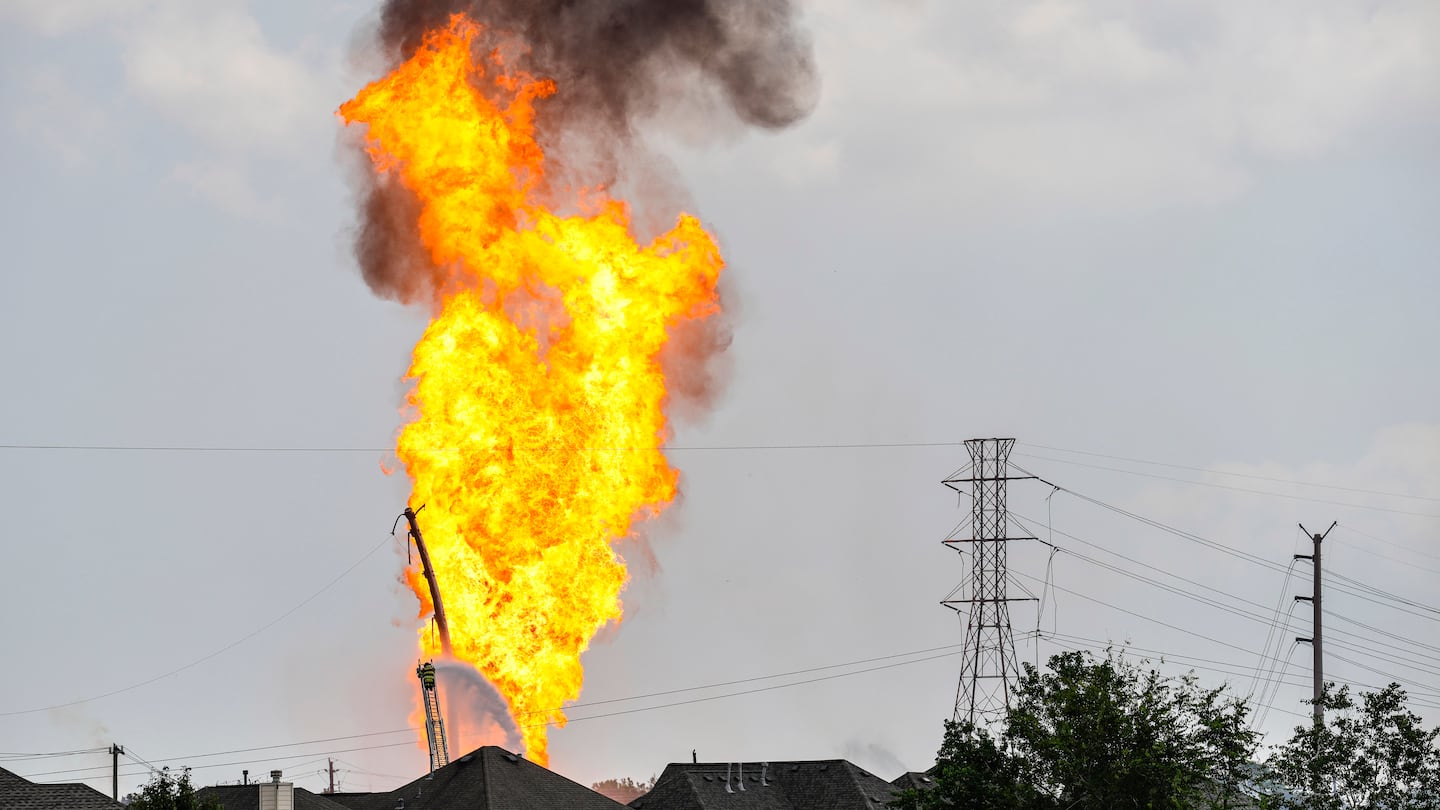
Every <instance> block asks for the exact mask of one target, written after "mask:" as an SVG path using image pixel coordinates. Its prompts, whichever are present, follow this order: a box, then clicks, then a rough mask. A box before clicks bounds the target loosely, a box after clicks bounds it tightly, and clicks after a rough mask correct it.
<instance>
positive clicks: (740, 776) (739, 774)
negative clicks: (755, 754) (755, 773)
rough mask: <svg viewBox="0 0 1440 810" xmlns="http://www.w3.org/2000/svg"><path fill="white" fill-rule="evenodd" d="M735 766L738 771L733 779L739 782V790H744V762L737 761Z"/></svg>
mask: <svg viewBox="0 0 1440 810" xmlns="http://www.w3.org/2000/svg"><path fill="white" fill-rule="evenodd" d="M735 767H737V768H739V771H738V772H737V774H736V777H735V781H736V782H738V783H739V785H740V789H741V790H744V789H745V763H743V762H741V763H738V764H737V765H736V766H735Z"/></svg>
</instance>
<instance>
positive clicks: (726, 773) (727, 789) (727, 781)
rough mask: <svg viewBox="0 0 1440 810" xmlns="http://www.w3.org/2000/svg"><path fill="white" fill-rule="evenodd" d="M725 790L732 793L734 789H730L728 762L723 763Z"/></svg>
mask: <svg viewBox="0 0 1440 810" xmlns="http://www.w3.org/2000/svg"><path fill="white" fill-rule="evenodd" d="M725 792H726V793H734V792H735V791H734V790H733V789H731V787H730V763H728V762H727V763H725Z"/></svg>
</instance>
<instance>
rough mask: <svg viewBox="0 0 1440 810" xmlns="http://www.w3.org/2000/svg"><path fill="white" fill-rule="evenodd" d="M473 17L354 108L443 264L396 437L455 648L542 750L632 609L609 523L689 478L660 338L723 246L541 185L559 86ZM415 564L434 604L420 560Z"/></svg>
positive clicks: (649, 509) (702, 298) (709, 305)
mask: <svg viewBox="0 0 1440 810" xmlns="http://www.w3.org/2000/svg"><path fill="white" fill-rule="evenodd" d="M480 33H481V28H480V27H479V26H478V25H477V24H476V23H474V22H472V21H470V20H468V19H465V18H464V17H459V16H457V17H455V18H452V20H451V21H450V24H449V26H448V27H447V28H444V29H441V30H436V31H433V32H431V33H430V34H429V35H428V36H427V37H426V38H425V41H424V45H423V46H422V47H421V48H420V49H419V50H418V51H417V52H416V53H415V54H414V55H413V56H412V57H411V58H410V59H409V60H408V61H406V62H404V63H403V64H401V65H400V66H399V67H397V68H396V69H395V70H394V71H393V72H391V73H390V74H389V75H387V76H385V77H384V78H382V79H380V80H379V81H377V82H374V83H373V84H371V85H369V86H368V87H366V88H365V89H364V90H363V91H361V92H360V93H359V94H358V95H357V96H356V97H355V98H354V99H352V100H351V101H349V102H346V103H345V104H344V105H343V106H342V107H341V108H340V114H341V116H342V117H343V119H344V120H345V122H346V123H347V124H363V125H365V126H366V127H368V132H367V137H368V140H367V144H368V149H369V154H370V157H371V160H372V162H373V164H374V170H375V171H376V172H379V173H382V174H384V175H387V176H388V177H389V178H391V179H393V180H396V181H398V182H401V183H403V184H404V186H405V187H406V188H407V189H409V191H411V192H413V194H414V195H415V197H416V198H417V199H418V200H419V202H420V204H421V210H420V215H419V219H418V221H417V222H416V223H415V227H416V229H417V231H418V233H419V235H420V238H421V240H422V242H423V244H424V245H425V247H426V248H427V249H428V251H429V254H430V257H431V260H432V261H433V262H434V263H435V264H436V265H437V266H439V267H442V268H445V269H446V271H447V274H448V277H449V278H450V279H451V282H450V283H449V284H448V285H447V286H446V287H445V288H444V289H442V290H441V291H440V292H439V293H438V295H437V297H438V300H437V302H436V314H435V315H434V317H433V320H432V321H431V323H430V325H429V327H428V328H427V329H426V330H425V333H424V336H423V337H422V338H421V339H420V342H419V343H418V344H417V345H416V346H415V350H414V356H413V362H412V365H411V366H410V370H409V375H408V376H409V378H410V379H412V380H413V381H414V388H413V389H412V391H411V393H410V394H409V402H410V404H411V405H412V406H413V409H412V410H413V421H411V422H410V423H409V424H408V425H406V426H405V427H404V429H403V430H402V431H401V433H400V437H399V441H398V445H397V453H398V455H399V457H400V459H401V461H403V462H404V464H405V468H406V471H407V472H408V473H409V475H410V478H411V479H412V481H413V483H414V489H413V494H412V495H411V504H412V505H413V506H414V507H416V508H419V507H420V506H421V505H422V504H423V505H425V506H426V509H425V512H424V513H423V515H422V518H423V520H424V523H425V538H426V541H427V544H428V545H429V546H430V550H431V555H432V557H433V559H434V563H435V567H436V575H437V578H438V581H439V585H440V592H441V593H442V594H443V595H444V599H445V602H446V614H447V616H448V618H449V623H450V630H451V636H452V639H453V642H454V648H455V649H454V654H455V656H456V657H458V658H461V659H463V660H465V661H468V662H471V663H472V664H473V665H474V666H475V667H476V668H478V669H479V671H480V672H481V673H482V674H483V675H484V676H485V678H486V679H488V680H489V681H490V682H491V683H492V684H494V685H495V687H496V688H497V689H498V690H499V692H500V693H501V694H502V695H503V696H504V698H505V700H506V701H507V702H508V703H509V706H510V710H511V713H512V714H513V716H514V717H515V719H516V721H517V722H518V724H519V725H520V727H521V731H522V734H523V736H524V740H525V746H526V753H527V755H528V756H529V757H530V758H531V759H532V760H534V761H536V762H539V763H542V764H544V763H546V762H547V761H548V754H547V734H546V732H547V728H548V725H549V724H552V723H553V724H555V725H562V726H563V725H564V722H565V715H564V714H563V712H562V711H561V707H562V706H563V705H564V704H565V703H566V702H567V701H573V700H574V699H575V698H577V697H578V696H579V694H580V688H581V682H582V670H581V664H580V655H581V654H582V653H583V652H584V651H585V650H586V648H587V647H588V646H589V643H590V639H591V638H592V637H593V636H594V634H595V632H596V631H597V630H598V629H599V628H600V627H601V626H603V625H605V624H606V623H607V622H618V621H619V620H620V618H621V605H620V592H621V590H622V589H623V587H624V586H625V582H626V569H625V564H624V562H623V561H622V560H621V559H620V558H619V557H618V556H617V555H616V553H615V552H614V550H613V549H612V548H611V543H613V542H614V541H616V540H619V539H621V538H623V537H625V536H626V535H627V534H629V533H630V530H631V526H632V523H633V522H634V521H635V520H637V519H643V518H645V517H648V516H652V515H654V514H657V513H658V512H659V511H660V510H661V509H663V508H664V507H665V505H666V504H667V503H669V502H670V500H671V499H672V498H673V497H674V495H675V491H676V478H677V473H676V471H675V470H674V469H673V468H671V467H670V465H669V463H668V462H667V461H666V459H665V456H664V455H663V454H662V453H661V443H662V441H663V440H664V438H665V437H666V434H667V424H666V417H665V413H664V411H663V406H664V405H665V402H666V390H665V377H664V374H663V373H662V369H661V364H660V361H659V355H660V352H661V349H662V348H663V347H664V346H665V344H666V341H667V339H668V335H669V331H670V330H671V329H672V328H673V327H674V326H676V325H677V324H678V323H680V322H681V321H683V320H685V319H696V318H705V317H708V316H710V315H713V314H714V313H715V312H716V311H717V310H718V307H719V299H718V296H717V293H716V282H717V280H718V278H719V275H720V272H721V269H722V268H723V266H724V262H723V260H722V259H721V257H720V253H719V250H718V249H717V247H716V244H715V241H714V239H712V238H711V236H710V235H709V234H708V233H706V232H705V230H704V228H703V227H702V226H701V225H700V223H699V221H697V220H696V219H695V218H694V217H691V216H689V215H683V214H682V215H680V216H679V218H678V220H677V222H676V224H675V226H674V228H672V229H671V230H670V231H669V232H667V233H665V234H663V235H661V236H659V237H658V238H656V239H655V240H654V241H652V242H651V243H650V244H648V245H643V246H642V245H640V244H637V243H636V241H635V238H634V236H632V230H631V227H630V222H629V212H628V208H627V206H626V204H625V203H624V202H622V201H619V200H615V199H610V198H608V197H607V196H606V195H604V194H603V193H597V192H596V191H595V190H593V189H591V190H588V191H585V190H575V191H574V192H573V194H572V198H573V199H571V200H570V201H569V202H570V204H571V205H572V207H574V208H576V209H578V210H582V211H587V212H588V213H585V214H579V215H561V214H558V213H556V212H555V211H554V210H552V208H551V207H547V205H545V204H543V203H542V200H541V197H542V195H541V193H540V190H539V189H540V183H541V180H542V178H543V176H544V171H545V155H544V153H543V151H542V149H541V147H540V144H539V143H538V142H537V139H536V135H535V129H534V120H535V116H534V105H535V104H536V103H542V104H543V103H544V102H543V99H545V98H546V97H548V96H551V95H552V94H556V93H564V91H565V88H563V87H557V86H556V85H555V84H554V83H553V82H550V81H547V80H544V79H537V78H534V77H532V76H529V75H525V74H519V73H514V72H510V71H508V70H507V68H506V66H505V65H504V64H503V60H502V59H501V58H500V56H499V55H498V53H488V54H480V55H479V58H477V54H476V53H475V51H476V49H477V42H478V40H477V37H479V35H480ZM544 196H545V197H547V198H548V199H550V200H554V199H556V198H557V197H558V195H557V192H556V190H555V189H553V188H549V189H546V194H545V195H544ZM409 581H410V584H411V587H412V588H413V589H414V591H415V593H416V595H417V596H418V597H419V598H420V600H421V604H422V613H423V612H427V611H428V610H429V598H428V593H427V590H426V588H425V583H424V581H423V579H421V577H420V574H419V572H418V570H415V569H412V570H411V571H409ZM420 644H421V647H422V649H423V650H424V652H425V653H426V654H429V655H435V654H438V653H439V650H438V648H437V647H438V645H437V644H436V642H435V641H434V640H432V638H431V637H430V636H429V634H427V633H424V632H422V633H421V634H420Z"/></svg>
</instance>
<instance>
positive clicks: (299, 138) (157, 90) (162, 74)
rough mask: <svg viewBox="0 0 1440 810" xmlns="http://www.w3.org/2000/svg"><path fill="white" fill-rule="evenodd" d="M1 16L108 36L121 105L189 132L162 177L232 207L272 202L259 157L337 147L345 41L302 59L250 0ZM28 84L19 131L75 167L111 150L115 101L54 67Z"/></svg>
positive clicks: (71, 7)
mask: <svg viewBox="0 0 1440 810" xmlns="http://www.w3.org/2000/svg"><path fill="white" fill-rule="evenodd" d="M0 18H8V19H10V20H12V21H14V22H17V23H19V24H21V25H23V26H25V27H27V28H29V29H32V30H34V31H37V32H39V33H40V34H42V35H45V36H49V37H56V38H63V37H81V36H83V37H85V38H86V39H87V42H88V41H92V40H93V41H95V42H98V43H102V44H103V43H105V42H106V40H107V38H108V41H109V42H110V43H112V44H113V51H112V53H114V54H115V56H116V57H117V58H118V61H119V65H120V68H121V72H120V75H121V77H122V78H123V82H124V83H123V91H122V95H121V97H120V98H121V101H123V102H130V103H134V102H138V105H136V106H137V107H139V108H142V109H143V108H149V109H150V110H151V111H153V112H154V113H155V114H156V115H154V116H151V118H150V120H149V121H148V124H149V125H150V126H151V127H154V126H155V124H157V123H158V124H160V125H161V126H162V127H164V129H165V131H166V134H169V133H173V132H179V133H181V134H182V136H183V137H182V139H181V144H180V145H181V146H182V147H183V146H185V145H187V139H188V145H189V146H192V147H193V149H192V150H190V151H192V152H193V153H194V154H196V155H198V156H195V157H187V156H184V151H185V150H184V149H183V148H182V149H181V150H179V151H180V154H181V155H182V156H181V157H177V158H175V159H174V160H175V163H174V165H173V166H171V167H170V169H169V171H168V172H167V173H166V177H167V179H168V180H170V181H172V182H174V183H176V184H177V185H179V186H181V187H184V188H186V189H188V190H189V191H191V192H192V193H194V194H196V195H197V196H198V197H199V198H201V199H204V200H207V201H209V202H211V203H213V204H215V205H216V206H218V207H219V208H221V209H222V210H225V211H227V212H230V213H232V214H236V215H239V216H246V217H254V216H261V215H264V214H265V213H266V211H267V210H268V209H270V208H273V206H274V203H275V201H273V200H271V201H266V200H263V199H261V197H260V196H259V195H258V194H257V193H256V192H255V190H254V188H253V187H252V185H251V182H250V178H251V176H252V175H253V174H254V168H255V165H256V161H257V160H260V159H279V160H288V161H291V162H295V161H310V160H313V159H314V158H315V156H316V155H317V154H327V155H328V153H329V151H330V149H331V147H332V144H333V139H334V128H335V119H334V113H333V110H334V106H335V103H334V102H335V99H336V98H339V97H340V94H339V91H338V89H337V88H335V87H331V86H329V83H331V82H333V81H335V77H336V76H337V75H338V71H335V70H333V69H332V68H334V67H335V66H336V65H338V64H339V49H340V47H341V43H336V44H335V45H334V48H333V50H332V51H331V52H323V53H319V54H316V55H310V56H307V57H302V55H301V52H299V51H289V50H286V49H284V48H281V47H278V46H277V45H275V44H274V43H273V42H272V41H270V40H269V39H268V38H267V37H266V34H265V31H264V30H263V29H262V28H261V26H260V24H259V22H258V21H257V20H256V19H255V17H254V16H253V15H252V14H251V13H250V11H249V9H248V8H247V7H246V5H245V4H244V3H241V2H237V1H236V0H219V1H218V2H214V3H188V2H182V0H88V1H87V2H60V3H51V2H30V1H29V0H23V1H22V2H20V3H18V4H13V5H10V6H7V7H6V8H5V9H4V11H3V12H0ZM89 29H96V30H98V31H99V32H100V35H99V36H97V35H96V33H95V32H94V31H91V30H89ZM94 52H95V53H96V54H102V55H103V54H104V53H105V50H104V49H103V48H97V49H94ZM102 58H103V56H102ZM26 84H27V86H26V88H25V89H26V90H27V91H28V95H27V96H25V97H24V101H22V104H21V105H20V106H19V107H17V108H16V109H15V110H14V111H12V120H13V121H14V123H15V126H16V128H17V130H19V132H20V133H21V134H22V135H27V136H28V137H29V138H30V139H32V140H38V141H43V142H44V143H45V145H46V146H47V147H48V148H50V149H51V150H52V151H54V152H56V153H57V154H58V156H59V157H60V159H61V161H62V162H63V163H64V164H65V165H67V166H70V167H72V168H74V167H82V166H87V167H88V166H90V165H92V164H93V162H94V161H93V153H94V152H95V151H98V150H100V149H102V148H107V149H111V150H112V151H114V150H116V147H115V144H114V143H111V142H106V141H105V139H104V138H102V137H100V133H101V132H103V131H104V130H105V129H106V128H107V127H108V126H109V124H110V123H113V122H114V121H115V120H120V119H121V116H120V115H119V114H118V113H119V110H118V109H112V108H114V107H115V105H116V104H117V103H120V102H116V101H110V100H108V96H102V95H101V91H98V90H97V89H95V88H85V87H78V86H75V85H72V84H70V83H68V82H66V81H65V80H64V78H63V77H62V76H60V74H58V73H57V72H55V71H53V70H44V69H42V70H39V71H37V72H36V73H35V74H34V76H33V77H32V78H30V79H29V80H27V83H26ZM126 118H128V119H129V120H130V121H134V120H136V116H134V115H133V113H132V114H130V115H129V116H126ZM139 120H141V121H144V119H139Z"/></svg>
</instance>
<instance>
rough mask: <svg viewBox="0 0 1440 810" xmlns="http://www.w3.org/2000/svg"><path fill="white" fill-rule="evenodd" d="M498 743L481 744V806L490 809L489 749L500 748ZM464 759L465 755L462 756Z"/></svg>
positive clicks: (485, 809)
mask: <svg viewBox="0 0 1440 810" xmlns="http://www.w3.org/2000/svg"><path fill="white" fill-rule="evenodd" d="M499 747H500V746H498V745H482V746H480V808H481V810H490V757H489V756H487V754H489V753H490V751H489V749H491V748H499ZM501 750H504V749H501ZM462 759H463V757H462Z"/></svg>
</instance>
